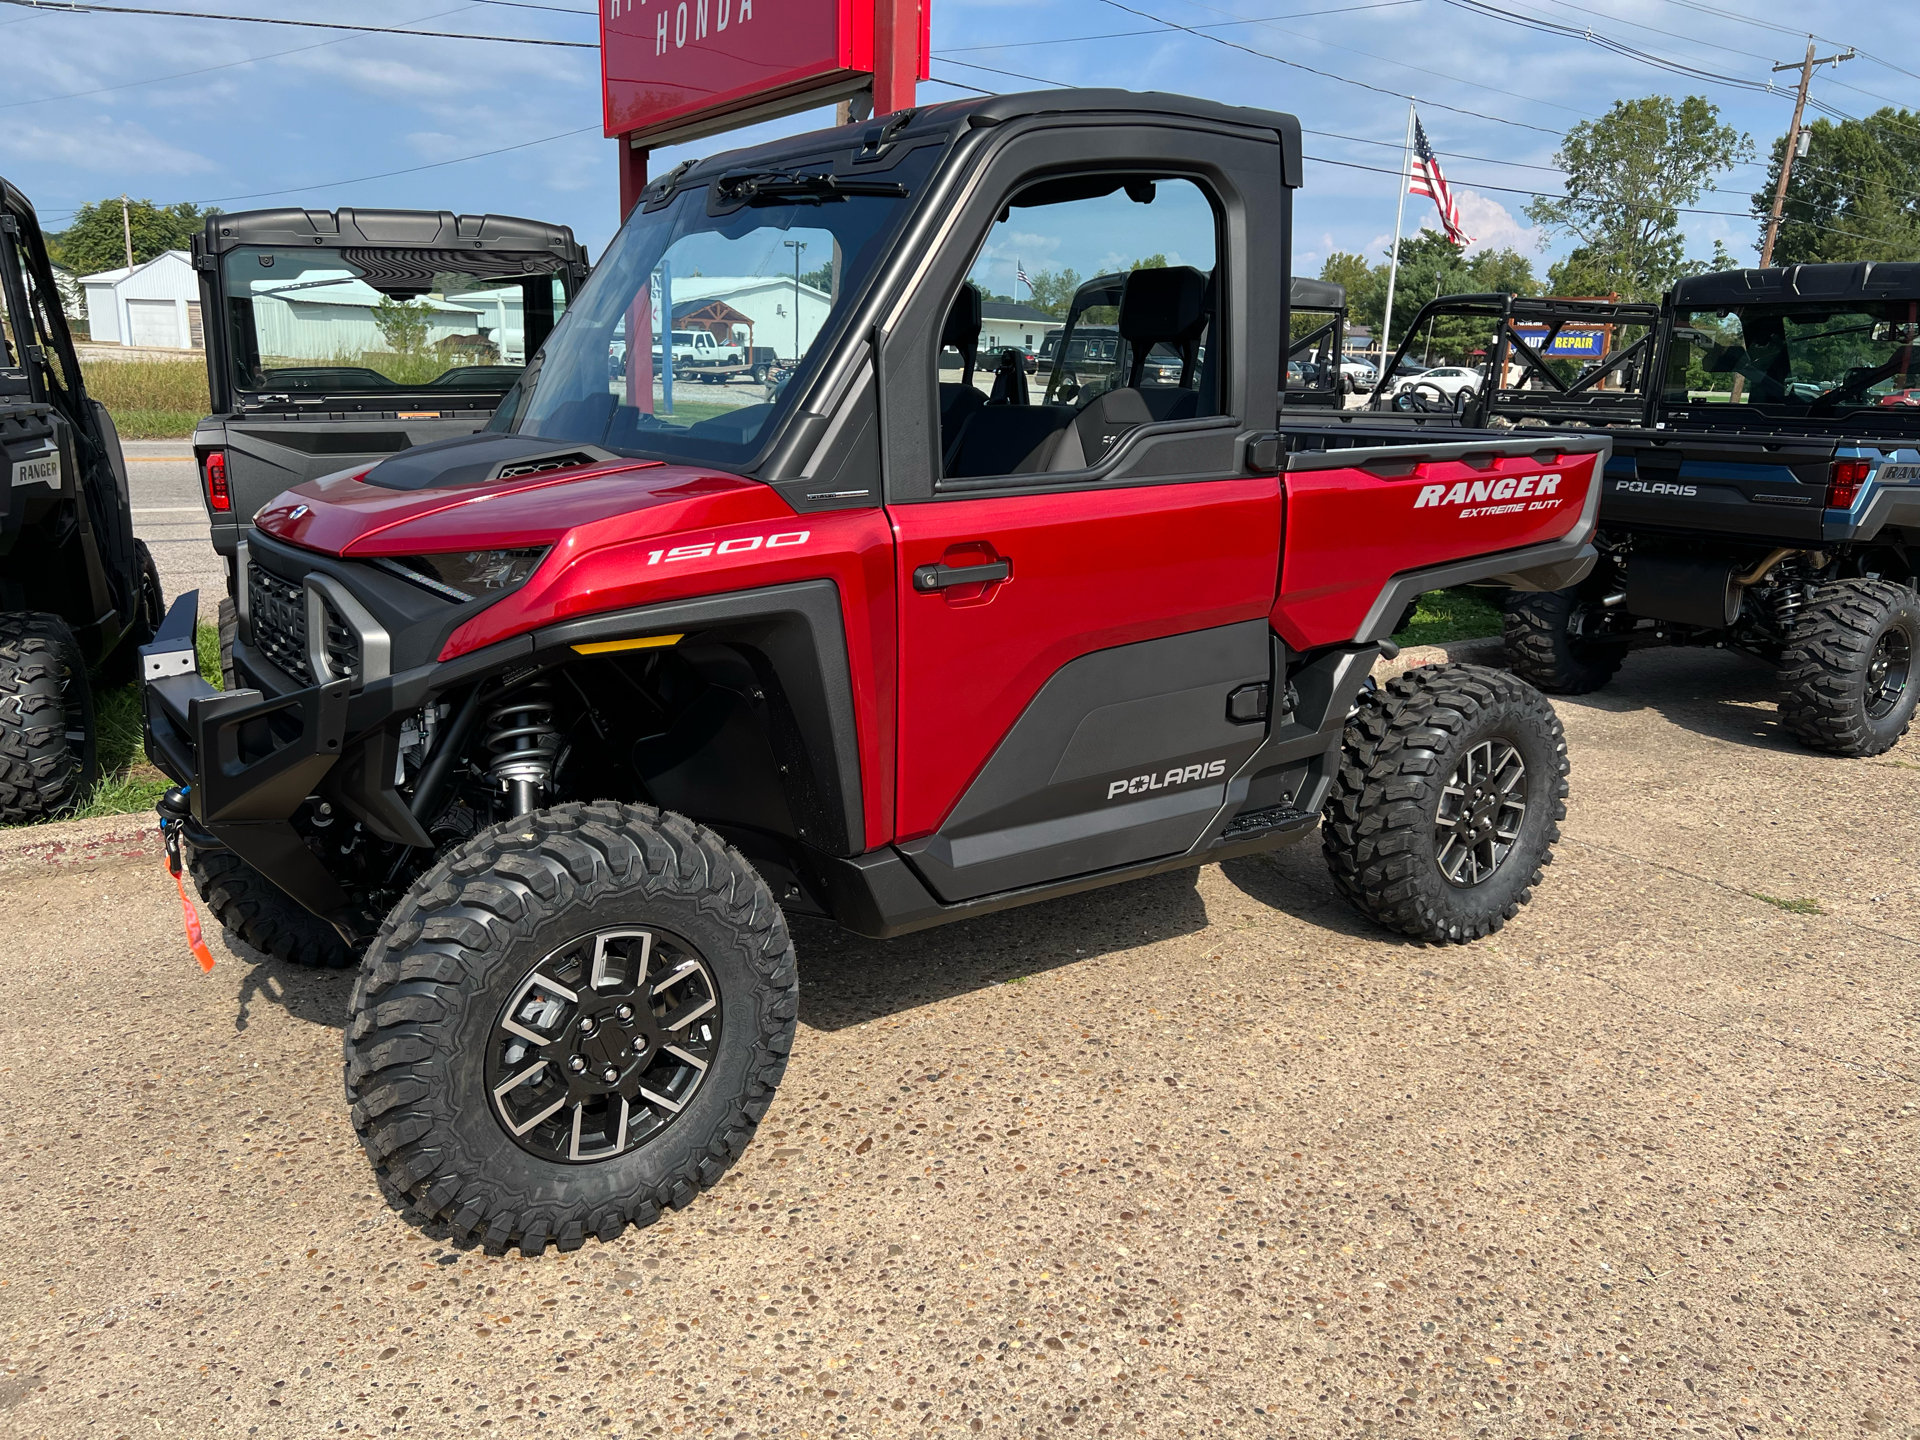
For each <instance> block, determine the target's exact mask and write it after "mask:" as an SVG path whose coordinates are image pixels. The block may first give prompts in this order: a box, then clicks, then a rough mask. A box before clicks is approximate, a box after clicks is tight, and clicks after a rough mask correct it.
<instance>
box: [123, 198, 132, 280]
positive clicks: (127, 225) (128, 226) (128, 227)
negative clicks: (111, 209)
mask: <svg viewBox="0 0 1920 1440" xmlns="http://www.w3.org/2000/svg"><path fill="white" fill-rule="evenodd" d="M120 233H121V234H122V235H124V236H125V237H126V241H127V269H128V270H132V269H133V221H132V220H131V219H130V218H128V215H127V196H126V192H125V191H124V190H123V191H121V192H120Z"/></svg>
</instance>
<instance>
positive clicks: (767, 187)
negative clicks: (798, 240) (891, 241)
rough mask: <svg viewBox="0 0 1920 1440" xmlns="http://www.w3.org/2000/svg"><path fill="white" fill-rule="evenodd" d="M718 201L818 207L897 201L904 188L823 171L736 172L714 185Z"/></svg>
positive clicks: (881, 181)
mask: <svg viewBox="0 0 1920 1440" xmlns="http://www.w3.org/2000/svg"><path fill="white" fill-rule="evenodd" d="M715 185H716V188H717V189H718V190H719V192H720V195H721V198H723V199H726V200H735V201H743V202H745V203H746V204H748V205H784V204H791V203H798V204H801V205H820V204H824V203H825V202H827V201H829V200H846V199H848V198H850V197H852V196H856V195H877V196H883V197H889V198H893V199H899V198H901V197H902V196H904V195H905V194H906V193H907V187H906V186H904V185H902V184H901V183H900V182H899V181H898V180H849V179H843V178H842V177H840V176H838V175H833V174H829V173H827V172H825V171H819V172H813V173H806V174H796V173H794V172H793V171H789V170H736V171H734V172H732V173H731V174H727V175H722V176H721V177H720V178H719V180H718V181H716V182H715Z"/></svg>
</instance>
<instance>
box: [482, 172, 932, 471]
mask: <svg viewBox="0 0 1920 1440" xmlns="http://www.w3.org/2000/svg"><path fill="white" fill-rule="evenodd" d="M936 153H937V152H936V147H932V146H926V147H922V148H921V149H919V150H918V151H916V152H914V153H913V154H910V155H908V156H906V157H905V158H903V159H902V160H901V161H900V163H899V164H897V165H895V166H894V167H892V168H891V169H889V170H886V171H884V172H881V173H880V174H878V175H875V176H874V177H873V181H874V182H881V183H875V184H874V188H875V189H894V188H896V183H897V188H898V189H900V190H902V191H905V192H911V191H912V190H913V189H914V188H916V187H917V185H918V184H919V182H920V181H921V180H922V179H924V177H925V176H926V174H927V171H928V170H929V168H930V167H931V166H932V164H933V161H934V158H935V155H936ZM778 178H779V179H780V180H781V181H782V182H788V183H776V184H768V185H767V186H766V187H765V189H763V190H762V191H761V192H760V193H758V194H754V195H753V196H752V197H751V198H750V199H749V200H748V201H747V203H745V204H740V203H737V202H735V203H732V204H728V205H725V206H723V207H722V209H721V213H720V214H717V215H715V214H710V213H709V206H710V203H712V202H710V200H709V195H710V192H711V187H709V186H706V185H695V186H692V187H690V188H688V189H684V190H682V191H680V192H679V193H678V194H677V195H675V196H674V198H673V199H672V200H671V201H670V202H668V203H667V204H666V205H664V206H662V207H660V208H659V209H658V210H655V211H653V212H651V213H648V212H647V211H645V210H636V211H634V213H633V215H632V216H631V218H629V220H628V221H627V223H626V225H625V226H623V227H622V228H621V231H620V233H619V234H618V235H617V236H616V237H614V241H613V243H612V245H610V246H609V247H608V249H607V253H606V254H605V255H604V256H603V257H602V258H601V261H600V263H599V265H598V266H596V267H595V269H594V272H593V277H592V279H590V280H589V281H588V282H587V284H586V286H585V287H584V288H583V289H582V290H581V292H580V296H579V298H578V300H577V301H576V302H575V303H574V306H573V308H572V310H571V311H570V312H569V313H568V315H567V319H566V323H565V324H563V325H562V326H560V328H559V329H558V330H556V331H555V332H554V335H553V339H552V340H551V341H550V342H549V343H548V345H547V348H546V349H545V350H544V351H543V352H542V354H541V357H540V361H539V364H538V365H537V366H536V367H535V368H534V370H533V371H532V372H531V373H530V374H529V375H528V377H527V379H526V381H525V382H524V383H523V384H522V386H521V391H520V393H519V395H518V397H517V398H516V399H514V400H513V401H511V402H510V403H509V404H506V405H503V406H502V407H501V409H500V410H499V412H498V413H496V415H495V416H494V421H493V428H495V429H501V430H511V431H516V432H518V433H521V434H528V435H539V436H542V437H544V438H546V439H550V440H564V441H573V442H576V443H585V444H592V445H602V446H605V447H607V448H608V449H611V450H614V451H617V452H625V453H632V454H652V453H666V454H671V455H674V456H684V457H689V458H692V459H696V460H706V461H711V462H714V463H717V464H721V465H736V466H740V465H745V464H747V463H749V462H750V461H751V459H752V457H753V456H754V455H755V454H756V453H757V452H758V450H759V448H760V445H761V442H762V440H763V438H764V437H766V436H767V435H768V434H770V433H771V432H770V427H771V426H772V425H773V423H774V422H775V421H776V419H777V418H778V417H779V416H780V415H781V414H782V413H784V411H785V409H786V407H787V404H788V400H789V397H790V393H791V387H792V385H793V383H794V381H795V380H796V379H798V378H799V377H801V376H803V375H805V374H807V373H808V371H809V367H810V366H811V365H814V364H817V363H818V361H819V358H820V354H821V352H822V351H823V350H824V349H825V344H826V342H827V340H828V339H829V338H830V337H831V336H832V334H833V332H834V331H835V330H836V329H837V328H838V325H839V323H840V321H841V320H842V319H844V318H845V314H846V311H847V310H848V308H849V307H850V306H851V304H852V302H853V300H854V298H855V297H856V296H858V295H859V294H860V292H861V291H862V289H863V288H864V287H865V285H866V283H867V281H868V279H869V278H870V277H871V276H872V274H873V272H874V269H875V268H876V267H877V266H878V265H879V263H880V262H881V260H882V259H883V258H885V256H886V254H887V253H888V249H889V242H890V240H891V238H892V236H893V233H894V231H895V230H896V229H897V228H898V227H899V224H900V222H901V220H902V219H903V218H904V216H905V215H906V213H907V209H908V206H909V205H910V204H911V203H912V202H911V200H910V199H909V198H907V195H906V194H858V193H852V194H848V195H846V196H845V197H844V198H834V199H827V200H817V201H816V200H813V199H806V200H798V201H796V200H794V199H791V198H789V197H790V196H791V195H792V193H793V188H792V183H791V182H792V181H793V177H791V176H785V175H783V176H782V177H778ZM803 178H804V177H803ZM863 178H864V177H863ZM847 183H849V184H852V183H857V182H847ZM629 335H633V336H638V337H640V338H639V340H638V342H637V343H630V342H629V341H628V336H629ZM663 335H665V336H667V337H670V343H668V344H664V345H663V344H662V343H661V338H662V336H663ZM694 352H699V353H694Z"/></svg>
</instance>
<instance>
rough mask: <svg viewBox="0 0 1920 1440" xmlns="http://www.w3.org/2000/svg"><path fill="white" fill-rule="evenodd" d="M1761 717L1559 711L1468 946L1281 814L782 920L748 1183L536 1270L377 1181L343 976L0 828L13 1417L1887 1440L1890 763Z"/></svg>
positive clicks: (1683, 688)
mask: <svg viewBox="0 0 1920 1440" xmlns="http://www.w3.org/2000/svg"><path fill="white" fill-rule="evenodd" d="M1767 697H1768V675H1767V672H1766V671H1765V670H1763V669H1762V668H1761V667H1760V666H1758V665H1757V664H1755V663H1753V662H1750V661H1747V660H1744V659H1742V658H1739V657H1736V656H1730V655H1724V654H1706V655H1694V656H1689V655H1682V654H1675V653H1671V652H1655V653H1650V654H1642V655H1638V656H1636V657H1634V659H1633V660H1632V661H1631V663H1630V664H1629V667H1628V669H1627V671H1626V672H1625V675H1624V676H1623V678H1622V680H1621V681H1620V682H1619V683H1618V684H1617V685H1616V687H1615V688H1613V689H1611V690H1609V691H1606V692H1603V693H1602V694H1600V695H1597V696H1592V697H1586V698H1583V699H1579V700H1572V701H1565V702H1561V703H1560V704H1559V707H1558V708H1559V710H1560V713H1561V714H1562V716H1563V717H1564V719H1565V721H1566V725H1567V729H1568V733H1569V736H1570V739H1571V742H1572V753H1573V761H1574V772H1573V786H1574V789H1573V798H1572V801H1571V814H1570V816H1569V819H1568V821H1567V822H1566V826H1565V830H1566V838H1565V839H1564V840H1563V842H1562V844H1561V847H1560V852H1559V854H1560V858H1559V862H1558V863H1557V864H1556V865H1554V866H1553V868H1552V869H1551V870H1550V871H1549V872H1548V876H1547V879H1546V882H1545V883H1544V885H1543V886H1542V887H1541V889H1540V892H1539V894H1538V895H1537V897H1536V899H1535V901H1534V903H1533V904H1532V905H1531V906H1530V907H1529V908H1528V909H1526V910H1525V911H1523V912H1522V914H1521V916H1520V918H1519V919H1518V920H1516V921H1515V922H1513V923H1512V924H1510V925H1509V926H1508V927H1507V928H1506V930H1504V931H1503V932H1501V933H1500V934H1499V935H1497V936H1495V937H1493V938H1492V939H1490V940H1488V941H1486V942H1483V943H1480V944H1477V945H1473V946H1468V947H1456V948H1431V947H1423V946H1419V945H1415V944H1411V943H1407V942H1404V941H1399V940H1396V939H1393V938H1391V937H1388V936H1385V935H1383V934H1381V933H1379V932H1377V931H1375V930H1372V929H1370V928H1369V927H1368V926H1366V925H1365V924H1363V923H1361V922H1360V921H1358V920H1357V919H1356V918H1355V917H1354V916H1353V915H1352V914H1351V913H1350V912H1349V911H1348V910H1346V909H1345V908H1344V907H1343V905H1342V904H1341V902H1340V901H1339V900H1338V899H1337V898H1336V897H1335V895H1334V894H1333V892H1332V890H1331V887H1330V885H1329V883H1328V880H1327V878H1326V875H1325V872H1324V869H1323V867H1322V864H1321V861H1320V858H1319V855H1318V852H1317V847H1313V846H1310V845H1303V846H1300V847H1297V848H1295V849H1293V850H1290V851H1286V852H1282V853H1281V854H1280V855H1279V856H1277V857H1274V858H1269V859H1261V860H1257V861H1244V862H1237V863H1234V864H1230V865H1228V866H1226V867H1224V868H1211V869H1207V870H1204V871H1200V872H1197V873H1193V874H1189V875H1186V876H1167V877H1161V878H1158V879H1154V880H1150V881H1145V882H1141V883H1138V884H1135V885H1131V886H1127V887H1124V888H1121V889H1116V890H1111V891H1106V892H1097V893H1094V894H1091V895H1086V896H1081V897H1078V898H1075V899H1071V900H1066V901H1061V902H1057V903H1054V904H1050V905H1046V906H1042V907H1035V908H1031V909H1027V910H1020V911H1013V912H1009V913H1006V914H1002V915H998V916H992V917H987V918H984V919H981V920H977V921H973V922H969V923H967V924H964V925H958V926H954V927H951V928H948V929H945V930H940V931H934V932H930V933H928V934H924V935H920V936H914V937H909V938H907V939H903V940H896V941H892V942H886V943H871V942H866V941H860V940H855V939H851V938H848V937H845V936H841V935H839V934H837V933H835V932H832V931H830V930H828V929H826V928H824V927H819V926H806V927H803V928H801V929H800V930H799V932H798V943H799V945H800V947H801V955H802V984H803V996H804V999H803V1008H802V1015H801V1022H802V1023H801V1033H800V1036H799V1039H798V1043H797V1045H796V1048H795V1053H794V1062H793V1065H792V1067H791V1069H790V1070H789V1071H788V1074H787V1077H786V1081H785V1083H784V1085H783V1087H782V1089H781V1091H780V1094H779V1096H778V1098H777V1100H776V1102H775V1104H774V1107H773V1109H772V1111H771V1112H770V1113H769V1115H768V1117H767V1119H766V1121H765V1124H764V1125H763V1127H762V1133H761V1134H760V1135H759V1137H758V1138H757V1139H756V1140H755V1142H754V1143H753V1145H752V1146H751V1147H750V1148H749V1150H748V1152H747V1154H746V1156H745V1157H744V1159H743V1160H742V1161H741V1163H740V1164H739V1165H738V1166H737V1167H736V1168H735V1169H734V1170H733V1171H732V1172H731V1174H730V1175H729V1176H728V1177H727V1178H726V1179H725V1180H724V1181H722V1183H721V1184H720V1185H719V1186H718V1187H717V1188H716V1189H715V1190H714V1191H712V1192H709V1193H708V1194H706V1195H703V1196H701V1197H700V1198H699V1199H698V1200H696V1201H695V1203H694V1204H693V1205H692V1206H691V1207H690V1208H688V1209H687V1210H685V1211H682V1212H679V1213H676V1214H671V1215H669V1216H668V1217H667V1218H666V1219H664V1220H663V1221H661V1222H660V1223H659V1224H658V1225H656V1226H655V1227H653V1228H652V1229H650V1230H647V1231H643V1232H638V1233H629V1234H627V1235H625V1236H624V1237H622V1238H621V1239H620V1240H618V1241H616V1242H614V1243H612V1244H606V1245H602V1244H598V1243H595V1242H589V1243H588V1244H587V1246H586V1247H585V1248H584V1249H582V1250H580V1251H578V1252H575V1253H573V1254H571V1255H561V1254H559V1253H557V1252H549V1253H548V1254H547V1255H546V1256H545V1257H544V1258H542V1259H539V1260H526V1259H522V1258H519V1257H518V1256H509V1257H504V1258H490V1257H488V1256H486V1255H484V1254H483V1253H481V1252H480V1251H477V1250H474V1249H470V1248H462V1247H459V1246H456V1245H454V1244H452V1243H450V1242H449V1240H448V1239H447V1237H446V1236H445V1234H444V1233H442V1232H441V1231H439V1230H437V1229H434V1228H424V1229H423V1228H421V1227H420V1226H419V1225H418V1224H417V1223H415V1222H414V1221H412V1220H410V1219H409V1218H407V1217H406V1216H405V1215H403V1214H401V1213H398V1212H396V1211H394V1210H392V1209H390V1208H389V1207H388V1206H387V1204H386V1203H384V1201H383V1200H382V1199H381V1197H380V1195H379V1194H378V1193H377V1191H376V1189H375V1186H374V1184H373V1182H372V1179H371V1177H370V1173H369V1171H368V1170H367V1168H366V1166H365V1164H364V1162H363V1160H362V1158H361V1155H360V1153H359V1151H358V1148H357V1147H356V1145H355V1143H354V1140H353V1137H352V1134H351V1132H350V1129H349V1127H348V1124H347V1120H346V1116H345V1114H344V1107H343V1105H342V1101H341V1095H340V1076H339V1055H340V1052H339V1043H340V1036H339V1026H340V1024H341V1018H342V1016H343V1014H344V1013H345V1008H346V1000H347V992H348V987H349V981H348V978H347V977H346V976H344V975H338V974H313V973H302V972H298V971H293V970H289V969H287V968H285V967H282V966H279V965H274V964H260V963H255V961H254V960H253V959H252V957H249V956H246V955H244V954H241V953H238V952H236V951H234V950H232V949H231V948H227V949H221V947H220V946H219V944H218V942H216V950H217V951H218V952H219V955H220V960H219V964H218V966H217V967H216V968H215V970H214V971H213V973H212V974H211V975H207V976H202V975H201V974H200V973H199V972H198V970H197V969H196V968H195V967H194V966H193V964H192V963H191V961H190V960H189V959H188V957H187V955H186V952H185V950H184V947H183V945H182V943H181V940H180V937H179V926H180V917H179V909H178V902H177V901H176V899H175V897H174V895H173V893H172V888H171V885H170V883H169V882H168V881H167V879H166V877H165V875H164V874H163V872H162V871H161V870H160V868H159V865H158V863H157V859H156V857H155V856H154V855H153V854H152V853H151V852H150V850H149V851H146V852H142V851H141V846H140V844H139V843H138V842H137V841H133V840H113V839H111V838H103V837H111V835H112V834H113V833H114V832H113V831H112V828H111V822H79V824H78V825H77V826H75V827H72V828H70V829H67V830H58V831H56V830H53V829H49V830H47V831H44V832H42V834H41V836H40V837H38V838H36V839H34V840H33V841H32V842H31V845H32V846H37V847H38V848H26V849H22V848H21V846H22V845H25V844H27V843H28V842H25V841H10V842H9V843H11V844H13V846H14V848H13V849H12V850H11V851H9V852H7V854H6V855H5V856H0V894H3V895H4V897H5V901H4V903H5V910H6V913H7V915H8V918H9V921H10V926H9V928H10V931H11V939H12V941H13V944H12V947H11V967H10V968H11V983H10V984H9V985H8V986H7V987H6V990H5V992H4V994H3V995H0V1049H3V1051H4V1069H5V1072H6V1075H5V1093H6V1095H7V1106H6V1112H5V1128H6V1135H7V1140H8V1150H7V1163H6V1166H5V1172H4V1180H3V1181H0V1200H4V1202H5V1205H6V1208H7V1212H8V1214H9V1215H10V1217H11V1224H10V1225H9V1226H8V1227H7V1231H6V1237H7V1238H6V1241H5V1251H4V1253H5V1258H6V1263H5V1265H4V1267H0V1335H4V1336H5V1343H4V1352H5V1354H4V1360H5V1364H4V1367H3V1369H0V1416H3V1417H4V1418H0V1431H4V1432H5V1433H7V1434H10V1435H19V1436H23V1437H25V1436H41V1435H48V1436H77V1435H100V1436H121V1435H124V1436H128V1437H133V1436H141V1435H148V1434H153V1435H185V1436H212V1435H252V1434H258V1435H262V1436H276V1437H277V1436H305V1435H317V1434H322V1433H336V1432H338V1433H349V1434H366V1435H373V1434H394V1433H407V1434H415V1435H422V1436H441V1435H475V1436H480V1435H498V1434H502V1433H505V1434H523V1433H525V1434H531V1433H533V1432H535V1431H545V1432H547V1433H551V1434H556V1435H567V1436H576V1435H615V1434H617V1435H641V1436H673V1435H687V1436H709V1435H711V1436H717V1437H722V1440H733V1437H737V1436H742V1435H747V1436H761V1435H780V1436H799V1437H810V1436H821V1437H824V1436H834V1435H848V1436H854V1435H858V1436H882V1435H884V1436H895V1435H971V1434H983V1435H989V1436H996V1435H1006V1436H1042V1435H1045V1436H1068V1435H1083V1436H1105V1435H1149V1436H1169V1437H1174V1436H1200V1435H1221V1436H1234V1437H1240V1436H1266V1435H1273V1436H1286V1435H1296V1436H1314V1437H1318V1436H1332V1435H1347V1434H1352V1435H1362V1434H1369V1433H1372V1434H1379V1433H1390V1434H1406V1435H1412V1436H1474V1437H1478V1436H1492V1437H1514V1440H1520V1437H1545V1436H1554V1437H1561V1436H1568V1437H1571V1436H1582V1437H1599V1436H1609V1435H1610V1436H1620V1437H1639V1436H1656V1435H1661V1436H1664V1435H1692V1434H1701V1435H1716V1436H1721V1435H1724V1436H1740V1437H1747V1436H1784V1435H1804V1436H1820V1437H1826V1436H1853V1435H1863V1436H1865V1435H1877V1436H1913V1435H1915V1434H1920V1429H1916V1427H1920V1379H1916V1369H1917V1368H1920V1353H1916V1352H1917V1351H1920V1344H1917V1343H1916V1342H1920V1313H1916V1306H1920V1286H1916V1282H1915V1248H1914V1247H1915V1245H1916V1239H1915V1236H1914V1228H1913V1227H1914V1223H1915V1218H1916V1217H1915V1189H1914V1187H1915V1181H1916V1178H1917V1173H1920V1166H1917V1165H1916V1159H1915V1140H1916V1130H1917V1129H1920V1093H1916V1083H1915V1082H1916V1074H1917V1073H1920V1072H1917V1071H1916V1066H1917V1065H1920V1054H1917V1053H1916V1033H1917V1031H1920V980H1917V979H1916V966H1915V963H1914V962H1915V957H1916V949H1917V947H1920V890H1917V889H1916V883H1915V876H1916V873H1920V872H1916V868H1915V861H1916V859H1920V856H1916V854H1915V850H1916V844H1917V842H1916V831H1915V827H1914V825H1913V823H1912V817H1913V815H1914V813H1915V809H1916V802H1920V742H1917V741H1916V740H1914V739H1913V738H1911V737H1910V738H1909V739H1908V740H1906V741H1905V742H1903V743H1902V745H1901V746H1900V747H1899V748H1898V749H1896V751H1894V752H1893V753H1892V754H1891V755H1889V756H1886V757H1882V758H1879V759H1876V760H1872V761H1859V762H1847V761H1838V760H1832V759H1827V758H1823V757H1820V756H1815V755H1811V754H1808V753H1805V752H1803V751H1801V750H1799V749H1797V748H1795V747H1794V746H1793V745H1792V744H1791V743H1789V742H1786V741H1784V740H1783V739H1782V738H1781V737H1780V736H1779V734H1778V732H1777V728H1776V726H1775V722H1774V718H1773V713H1772V710H1771V707H1770V705H1769V704H1768V703H1767ZM89 825H91V826H92V827H93V828H92V829H88V828H87V827H88V826H89ZM103 827H104V828H103ZM88 837H92V844H91V847H89V846H87V845H84V844H82V843H81V842H83V841H85V840H87V839H88ZM1766 896H1770V897H1773V900H1772V901H1769V900H1768V899H1765V898H1760V897H1766ZM1774 902H1793V908H1783V906H1782V905H1781V904H1780V903H1774ZM1798 902H1805V903H1798ZM1816 909H1817V910H1818V911H1820V912H1822V913H1797V912H1811V911H1813V910H1816Z"/></svg>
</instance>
